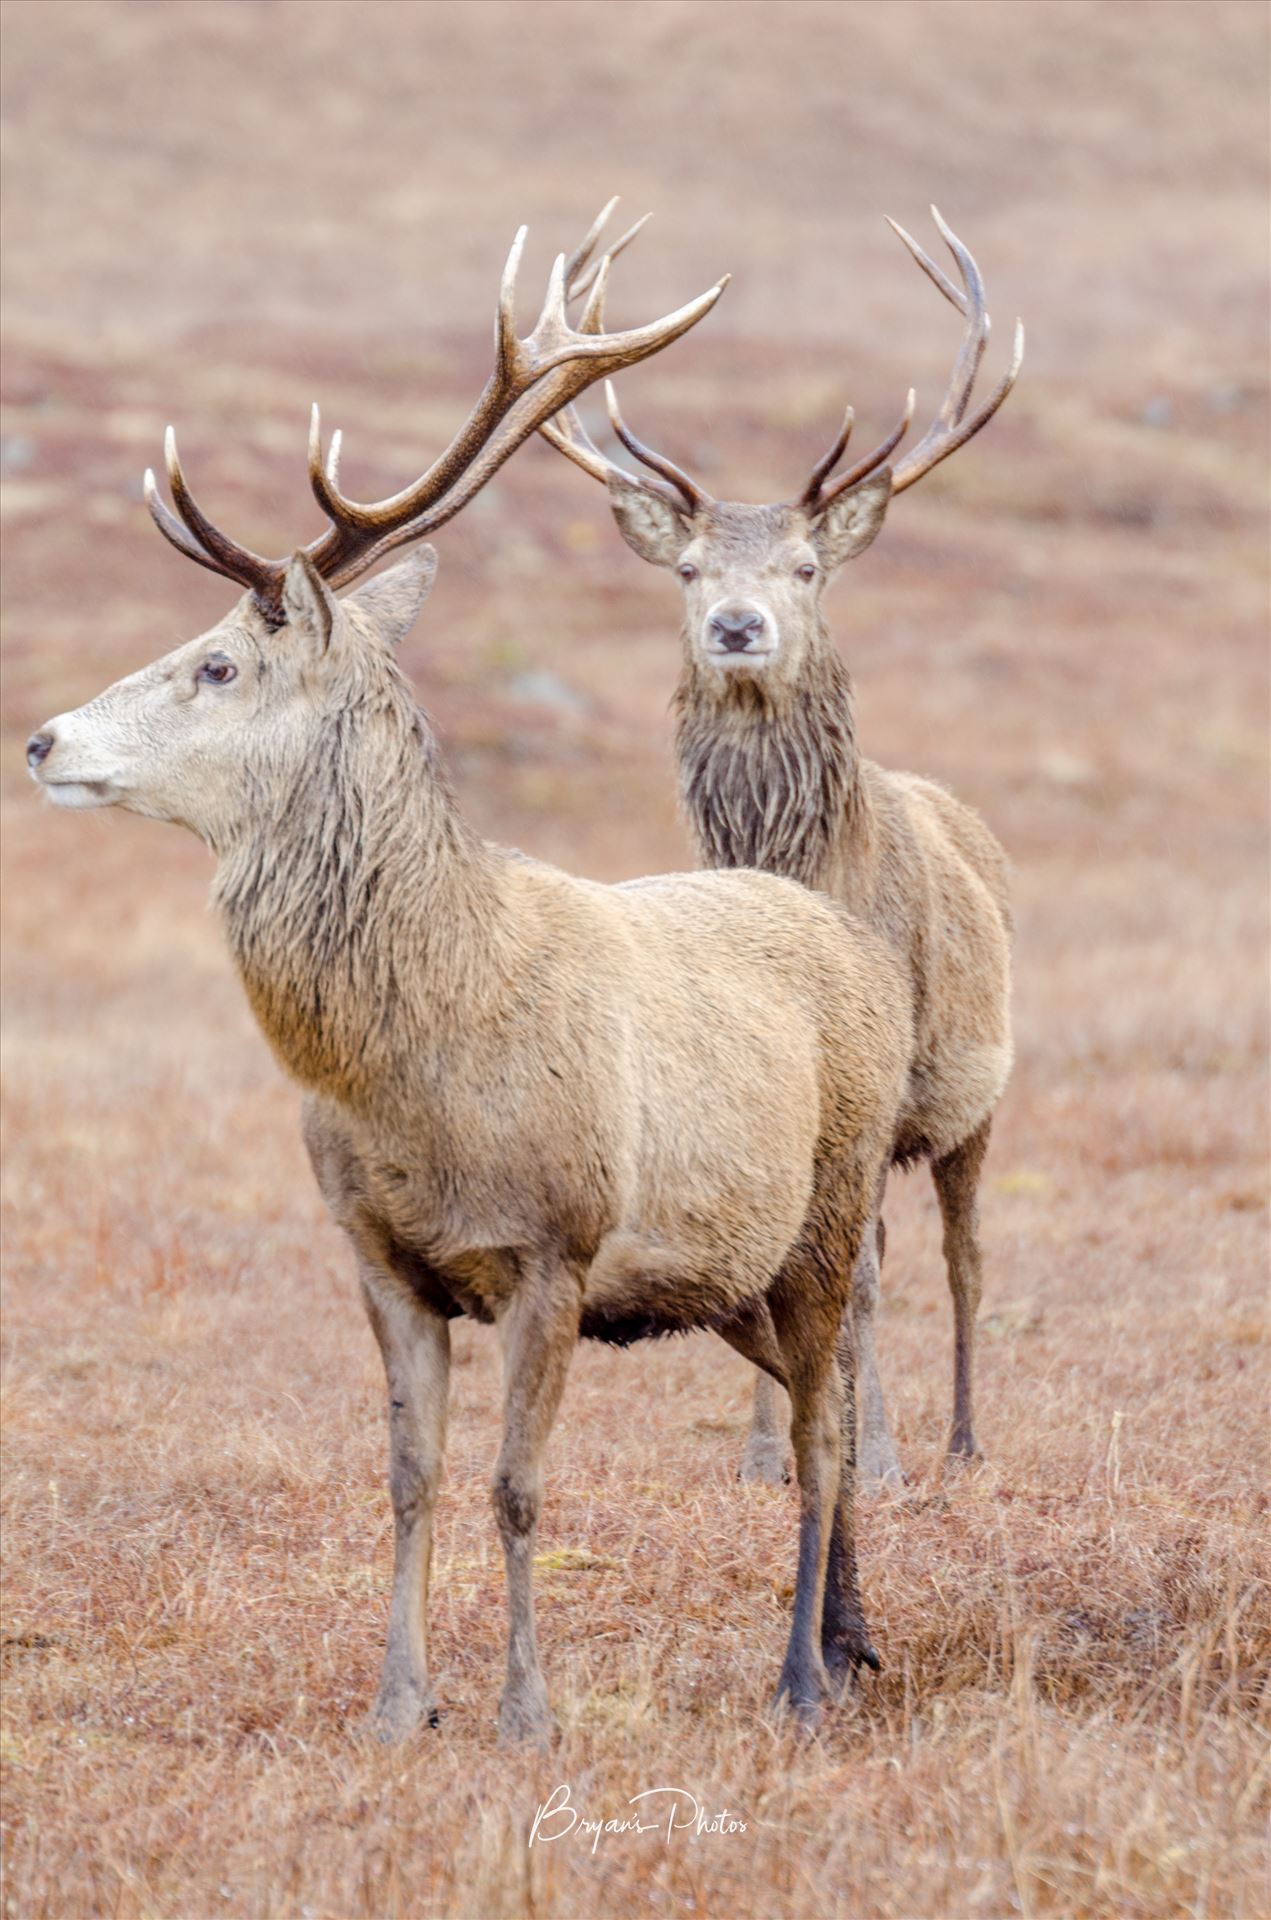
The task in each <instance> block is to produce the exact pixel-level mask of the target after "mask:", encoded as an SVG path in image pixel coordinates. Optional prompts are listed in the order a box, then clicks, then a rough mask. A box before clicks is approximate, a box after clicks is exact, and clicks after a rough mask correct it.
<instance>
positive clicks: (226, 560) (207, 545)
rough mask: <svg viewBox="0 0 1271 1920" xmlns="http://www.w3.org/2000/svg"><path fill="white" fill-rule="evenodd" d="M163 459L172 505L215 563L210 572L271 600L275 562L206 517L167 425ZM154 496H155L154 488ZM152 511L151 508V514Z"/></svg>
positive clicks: (160, 524) (161, 528) (170, 429)
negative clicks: (191, 488) (190, 486)
mask: <svg viewBox="0 0 1271 1920" xmlns="http://www.w3.org/2000/svg"><path fill="white" fill-rule="evenodd" d="M163 459H164V465H165V466H166V468H167V472H168V487H169V489H170V490H171V493H172V499H173V504H174V505H175V507H176V510H177V512H178V513H179V514H180V516H181V518H182V520H183V521H184V522H185V525H186V528H187V530H188V531H189V532H190V533H191V534H193V536H194V539H195V541H196V542H197V544H198V545H199V546H200V547H201V548H202V550H203V552H204V554H205V555H206V556H207V558H208V559H210V560H211V561H213V562H214V563H215V564H214V567H213V571H214V572H219V573H223V574H224V575H225V577H226V578H227V579H229V580H236V581H238V583H239V585H240V586H244V587H251V588H252V589H253V591H254V592H255V593H256V594H257V595H258V596H259V597H260V599H261V600H262V602H264V601H270V602H272V601H273V600H274V599H275V598H276V595H275V593H274V589H275V587H276V585H277V580H278V567H277V564H276V562H274V561H271V560H266V559H265V558H264V557H263V555H261V554H259V553H253V552H252V550H251V548H250V547H244V546H240V545H239V543H238V542H237V541H236V540H231V539H230V538H229V537H228V535H227V534H224V533H222V532H221V530H220V528H219V527H217V526H214V525H213V523H212V522H211V521H210V520H209V519H208V517H207V515H206V514H205V513H204V511H203V509H202V508H201V507H200V505H199V503H198V501H197V500H196V499H195V498H194V495H193V494H192V493H191V492H190V489H189V487H188V486H187V484H186V479H185V475H184V473H183V472H182V471H181V460H180V456H179V454H178V453H177V437H176V434H175V432H174V431H173V429H172V428H171V427H168V428H167V430H166V432H165V433H164V436H163ZM155 497H156V499H157V498H158V495H157V491H156V495H155ZM153 512H154V509H153V507H152V508H151V513H152V514H153ZM156 524H158V525H159V526H160V531H161V532H165V533H166V532H167V529H166V527H163V525H162V523H161V522H158V520H157V516H156Z"/></svg>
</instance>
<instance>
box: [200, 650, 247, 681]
mask: <svg viewBox="0 0 1271 1920" xmlns="http://www.w3.org/2000/svg"><path fill="white" fill-rule="evenodd" d="M194 677H195V679H196V680H206V681H207V682H208V683H209V685H211V686H213V687H227V686H228V685H229V683H230V681H231V680H236V679H237V678H238V668H237V667H236V666H235V665H234V662H233V661H232V660H226V659H225V658H224V657H223V656H220V655H217V654H213V656H212V658H211V659H210V660H205V661H204V662H203V665H202V666H201V667H200V668H199V670H198V672H197V673H196V674H195V676H194Z"/></svg>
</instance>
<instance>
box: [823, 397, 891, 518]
mask: <svg viewBox="0 0 1271 1920" xmlns="http://www.w3.org/2000/svg"><path fill="white" fill-rule="evenodd" d="M916 397H917V396H916V395H915V393H914V390H913V388H912V387H910V389H909V392H908V394H907V396H906V398H905V408H904V412H903V413H902V414H901V416H900V418H899V420H898V421H897V422H896V424H895V426H894V427H893V428H892V430H891V432H890V433H889V434H887V436H886V437H885V438H884V439H882V440H880V441H879V443H878V445H877V446H876V447H874V448H873V449H872V450H871V451H870V452H869V453H867V454H866V455H865V458H864V459H863V460H858V461H857V462H856V465H855V466H854V467H849V468H848V469H847V472H846V473H840V474H839V475H838V477H837V479H836V480H835V482H834V484H833V486H830V487H825V488H823V490H822V491H821V493H820V494H819V496H818V497H817V498H816V499H815V500H812V501H809V500H807V499H805V500H804V502H803V504H804V505H805V506H814V507H815V506H821V507H826V506H828V505H829V503H830V501H831V500H837V499H838V497H839V495H840V494H841V493H846V492H847V490H848V488H849V487H854V486H855V485H856V483H857V481H858V480H864V479H865V477H866V475H867V474H871V473H873V471H874V469H875V468H876V467H881V466H885V465H886V463H887V461H888V460H889V459H890V458H891V456H892V454H893V453H894V452H895V450H896V448H897V447H898V446H899V445H900V443H901V441H902V440H903V439H904V437H905V435H906V434H907V433H908V431H909V425H910V422H911V421H912V419H913V417H914V402H915V399H916ZM893 491H894V489H893Z"/></svg>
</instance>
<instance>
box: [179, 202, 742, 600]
mask: <svg viewBox="0 0 1271 1920" xmlns="http://www.w3.org/2000/svg"><path fill="white" fill-rule="evenodd" d="M614 205H615V202H614V201H612V200H611V201H610V202H609V205H608V206H607V207H606V208H605V209H604V210H603V212H602V213H601V215H600V217H599V218H598V219H597V220H596V222H595V223H594V224H593V226H592V228H591V230H590V232H589V233H588V234H587V235H586V236H585V238H584V239H583V241H582V242H581V244H580V245H579V246H578V247H576V248H575V250H574V252H573V253H572V254H571V255H570V257H569V260H568V261H566V259H565V256H564V255H563V254H559V255H558V256H557V258H556V262H555V264H554V266H553V268H552V272H551V276H550V278H549V280H548V285H547V294H546V297H545V299H544V302H543V310H542V312H541V313H540V315H539V317H538V320H537V321H536V322H535V325H534V328H533V331H532V332H531V333H530V334H529V335H527V337H526V338H525V339H524V340H520V339H518V338H517V334H516V319H515V300H516V277H517V270H518V268H519V266H520V262H521V253H522V250H523V248H524V245H525V234H526V229H525V228H524V227H522V228H521V229H520V231H519V232H518V234H517V236H516V239H515V240H514V241H513V243H512V250H511V252H510V253H509V255H508V259H507V265H506V266H505V268H504V270H503V281H502V285H501V287H500V291H499V305H498V314H497V318H496V323H495V365H494V371H493V373H492V374H491V375H490V378H489V379H488V380H487V382H486V385H485V389H484V391H483V392H482V394H481V397H480V399H479V400H478V401H477V403H476V405H475V407H474V408H473V409H472V412H471V413H470V414H469V416H468V418H467V420H466V421H465V422H464V424H463V426H462V427H461V428H460V429H459V432H458V433H457V434H456V435H455V437H454V439H453V440H452V441H451V443H450V445H449V446H448V447H447V448H446V450H445V452H444V453H443V454H442V455H441V456H440V457H439V458H438V459H437V460H435V461H434V462H433V464H432V466H431V467H429V469H428V471H427V472H426V473H425V474H423V475H422V476H421V478H420V479H418V480H417V481H415V483H414V485H413V486H410V487H406V488H404V489H403V490H402V491H401V492H400V493H395V494H392V495H390V496H389V498H387V499H385V500H378V501H375V502H372V503H367V504H364V503H362V502H359V501H356V500H352V499H349V498H348V497H347V496H346V495H345V494H343V493H341V492H340V489H339V484H338V480H339V458H340V435H339V434H338V433H336V434H335V435H333V437H332V441H331V446H330V450H329V452H328V456H327V461H326V465H325V466H324V465H323V460H322V435H321V425H320V421H319V415H318V409H317V407H316V406H315V407H314V409H313V414H312V417H311V420H310V425H309V482H310V485H311V486H312V488H313V491H314V494H315V495H316V497H317V500H318V502H319V505H320V506H321V507H322V509H323V512H324V513H325V514H326V515H327V518H328V520H329V521H330V523H331V524H330V526H329V527H328V529H327V531H326V532H325V533H324V534H322V535H320V536H319V538H318V539H316V540H314V541H312V542H311V543H310V545H309V546H308V547H307V548H306V549H305V551H306V552H307V553H308V555H309V557H310V559H311V560H312V561H313V563H314V565H315V567H316V568H317V569H318V572H319V573H320V574H321V575H322V577H323V578H324V579H325V580H326V581H327V582H328V584H329V585H331V586H332V587H340V586H345V585H347V583H348V582H349V581H350V580H352V579H355V578H356V577H357V576H358V575H359V574H361V573H364V572H365V571H366V569H367V568H368V567H370V566H373V565H374V563H375V562H376V561H377V560H379V559H381V558H382V557H383V555H384V554H386V553H388V552H390V551H391V550H392V549H393V548H394V547H398V546H401V545H403V544H404V543H405V542H406V541H408V540H416V539H419V538H420V537H421V536H422V535H424V534H426V533H432V532H434V531H435V529H436V528H438V527H440V526H443V525H444V524H445V522H446V521H447V520H450V519H452V518H453V517H454V515H455V514H457V513H458V512H459V511H460V510H461V508H463V507H465V506H466V505H467V503H468V501H469V500H471V499H472V497H473V495H474V494H476V493H478V492H479V491H480V489H481V488H482V487H483V486H484V485H485V484H486V482H487V480H489V479H490V478H491V476H492V475H493V474H494V473H496V472H497V470H498V469H499V467H501V466H502V465H503V463H504V461H505V460H507V459H508V458H509V456H510V455H511V454H513V453H514V452H515V451H516V449H517V447H519V446H520V444H521V442H522V441H523V440H526V439H528V437H529V435H530V434H532V433H533V432H534V431H535V430H536V428H538V427H539V426H541V425H542V423H543V422H544V421H545V420H546V419H548V418H550V416H551V415H552V414H554V413H557V412H559V410H560V409H561V408H562V407H566V406H568V405H569V404H570V402H571V401H572V400H573V399H574V397H575V396H576V395H577V394H579V393H581V392H582V391H583V389H584V388H585V387H589V386H591V385H592V383H593V382H594V381H596V380H600V379H603V378H604V377H605V376H606V375H608V374H611V373H616V372H618V371H619V370H620V369H621V368H622V367H630V366H634V365H635V364H636V363H637V362H638V361H640V360H644V359H646V358H647V357H648V356H649V355H650V354H651V353H657V352H659V351H660V350H661V348H663V347H666V346H669V345H670V344H671V342H672V341H673V340H678V339H679V337H680V335H681V334H683V333H687V332H688V330H689V328H690V327H692V326H695V325H696V324H697V322H698V321H699V320H700V319H702V317H703V316H704V315H705V314H707V313H709V311H710V309H711V308H712V307H713V306H714V304H715V302H716V300H718V298H719V296H720V294H721V293H722V292H723V290H724V288H725V286H726V285H727V284H728V282H727V276H725V278H724V279H723V280H721V281H720V282H719V283H718V284H717V285H716V286H714V287H712V288H711V289H710V290H709V291H708V292H707V293H703V294H700V295H699V296H698V298H697V299H696V300H691V301H690V302H689V303H688V305H687V306H683V307H680V308H679V309H678V310H677V311H676V312H674V313H671V314H668V315H667V316H666V317H665V319H662V320H656V321H653V322H651V323H650V324H649V325H647V326H643V327H634V328H631V329H630V330H628V331H627V332H624V333H606V332H605V331H604V300H605V292H606V288H607V285H608V280H609V265H610V262H611V260H612V259H613V257H614V255H615V254H616V253H618V252H620V251H621V250H622V248H623V247H625V246H626V245H628V243H629V242H630V241H631V240H632V239H634V237H635V235H636V234H637V233H638V232H639V230H640V227H641V226H642V225H643V224H644V222H643V221H639V222H637V224H636V225H635V226H634V227H632V228H631V229H630V231H629V232H628V233H626V234H624V235H623V237H622V239H621V240H619V241H618V242H617V244H616V245H615V246H614V247H613V248H611V249H610V251H609V252H608V253H606V254H604V255H602V256H601V258H600V260H599V261H598V262H597V264H596V265H595V266H594V267H592V268H591V270H590V272H588V273H586V275H585V278H584V279H583V280H582V281H581V283H580V284H576V285H575V287H574V291H575V292H582V291H583V290H584V289H585V288H589V289H590V292H589V297H588V299H587V303H586V306H585V307H584V309H583V313H582V316H581V318H580V320H579V322H578V326H577V327H576V328H575V327H573V326H571V325H570V323H569V319H568V317H567V314H566V304H565V303H566V286H567V283H568V282H569V281H570V280H577V279H578V277H579V276H582V275H583V274H584V270H585V269H586V267H587V263H588V261H589V260H590V258H591V255H592V253H593V252H594V250H595V246H596V242H597V239H598V238H599V235H600V232H601V229H602V228H603V226H604V224H605V221H606V220H607V219H608V216H609V214H610V212H611V211H612V209H613V207H614ZM646 218H647V216H646ZM164 452H165V458H166V464H167V472H168V482H169V485H170V487H171V489H172V499H173V503H174V505H175V506H176V510H177V514H178V515H179V516H180V518H179V519H177V518H176V517H174V515H173V514H172V513H171V512H170V511H169V509H168V508H167V507H166V506H165V504H164V502H163V501H162V499H161V498H160V496H159V490H158V487H157V486H156V484H155V478H154V474H153V473H152V472H150V471H149V470H147V473H146V478H145V495H146V503H147V505H148V506H149V508H150V512H151V514H152V515H153V517H154V521H155V524H156V526H157V527H158V528H159V531H160V533H162V534H163V535H164V537H165V539H167V540H170V541H171V543H172V545H173V546H174V547H176V548H177V550H178V551H179V552H181V553H184V554H185V555H186V556H187V558H188V559H191V560H195V561H197V562H198V564H199V565H200V566H204V567H208V568H210V569H211V571H212V572H213V573H219V574H222V575H224V577H225V578H226V579H229V580H236V581H237V582H238V583H239V584H240V585H241V586H245V587H249V588H250V589H251V590H252V592H253V593H254V594H255V596H256V599H257V601H258V603H259V605H260V607H261V609H262V611H263V612H264V613H265V615H266V617H267V618H268V619H270V620H271V621H273V622H275V623H276V624H278V625H281V624H282V621H283V617H284V616H283V610H282V584H283V579H284V576H285V574H286V570H287V564H288V563H287V561H286V560H285V559H284V560H266V559H264V558H263V557H262V556H261V555H260V554H258V553H253V552H252V551H251V549H250V548H248V547H243V546H240V545H238V543H237V542H235V541H232V540H230V539H229V538H228V537H227V536H226V535H225V534H223V533H222V532H221V531H220V530H219V529H218V528H217V527H215V526H214V525H213V524H212V522H211V521H210V520H209V519H208V518H207V516H206V514H204V513H203V511H202V509H201V508H200V507H199V505H198V503H197V501H196V500H195V499H194V496H193V495H192V493H191V492H190V489H189V487H188V486H187V484H186V481H185V476H184V474H183V473H182V471H181V463H180V460H179V458H178V456H177V450H176V438H175V435H174V434H173V432H172V429H171V427H169V428H168V431H167V435H166V437H165V441H164Z"/></svg>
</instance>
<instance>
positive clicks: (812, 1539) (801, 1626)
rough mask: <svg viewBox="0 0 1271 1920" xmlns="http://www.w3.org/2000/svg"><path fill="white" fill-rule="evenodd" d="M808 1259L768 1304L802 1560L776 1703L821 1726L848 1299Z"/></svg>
mask: <svg viewBox="0 0 1271 1920" xmlns="http://www.w3.org/2000/svg"><path fill="white" fill-rule="evenodd" d="M821 1281H822V1275H821V1274H820V1273H818V1271H817V1270H816V1266H815V1264H813V1263H810V1271H809V1272H808V1273H806V1274H805V1273H804V1271H803V1269H802V1265H801V1263H800V1265H798V1266H794V1267H791V1268H787V1270H786V1272H785V1273H784V1274H783V1275H782V1276H781V1278H780V1279H778V1281H777V1282H776V1284H775V1285H774V1287H773V1289H772V1291H771V1293H770V1295H769V1303H770V1305H771V1308H772V1321H773V1327H774V1329H775V1332H776V1337H777V1342H778V1345H779V1347H780V1349H781V1358H782V1363H783V1370H784V1372H785V1376H786V1383H787V1386H788V1388H789V1392H790V1405H791V1422H790V1437H791V1440H792V1441H793V1443H794V1457H795V1464H796V1468H797V1471H798V1476H799V1561H798V1571H797V1573H796V1576H795V1588H794V1617H793V1619H792V1620H791V1623H790V1638H789V1641H788V1643H787V1646H786V1653H785V1658H784V1660H783V1661H782V1665H781V1674H780V1677H779V1679H778V1682H777V1694H776V1699H777V1704H778V1705H780V1704H781V1703H782V1702H783V1701H784V1702H786V1703H787V1704H788V1705H789V1707H790V1709H791V1711H792V1712H793V1713H794V1714H795V1716H796V1717H797V1719H798V1720H799V1721H800V1722H801V1723H802V1724H803V1725H805V1726H809V1727H811V1726H815V1724H816V1722H817V1719H818V1718H819V1715H820V1705H821V1701H822V1699H823V1698H824V1696H825V1694H826V1692H827V1689H828V1683H827V1676H826V1671H825V1665H824V1662H823V1660H822V1657H821V1651H820V1644H819V1642H820V1629H821V1619H822V1613H823V1610H824V1605H825V1580H826V1569H827V1566H828V1562H829V1552H830V1535H831V1532H832V1530H833V1526H834V1517H835V1509H836V1506H837V1503H838V1495H839V1478H840V1473H841V1465H842V1452H843V1442H842V1432H841V1426H842V1417H843V1416H842V1387H841V1383H840V1380H839V1374H838V1369H837V1367H836V1366H835V1363H834V1342H835V1334H836V1330H837V1327H838V1324H839V1322H840V1321H841V1318H842V1309H843V1306H844V1305H845V1302H844V1301H843V1299H842V1295H841V1292H839V1291H838V1290H837V1289H830V1288H823V1287H822V1285H821Z"/></svg>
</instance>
